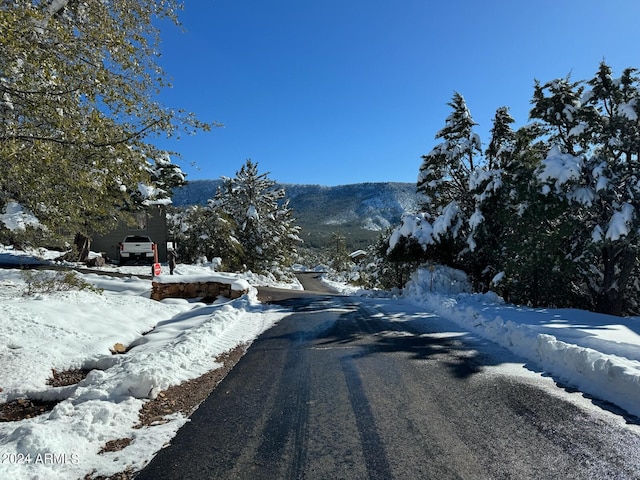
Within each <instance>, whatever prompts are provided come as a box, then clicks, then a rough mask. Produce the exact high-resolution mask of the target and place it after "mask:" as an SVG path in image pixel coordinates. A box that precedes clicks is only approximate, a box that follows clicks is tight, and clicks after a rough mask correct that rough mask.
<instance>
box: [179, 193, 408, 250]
mask: <svg viewBox="0 0 640 480" xmlns="http://www.w3.org/2000/svg"><path fill="white" fill-rule="evenodd" d="M218 185H220V180H194V181H192V182H189V183H188V184H187V185H186V186H184V187H182V188H180V189H177V190H176V191H175V192H174V196H173V203H174V205H176V206H186V205H196V204H197V205H206V203H207V200H208V199H210V198H212V197H213V195H214V194H215V191H216V188H217V187H218ZM281 186H282V187H283V188H284V189H285V191H286V192H287V197H288V198H289V201H290V203H289V205H290V206H291V208H292V209H293V211H294V215H295V217H296V219H297V223H298V225H300V226H301V227H302V229H303V232H302V236H303V238H304V240H305V242H306V244H307V246H310V247H324V246H326V245H327V244H328V243H329V242H330V240H331V235H332V233H334V232H335V233H339V234H341V235H344V236H345V238H346V241H347V246H348V248H350V249H356V248H364V247H366V246H367V245H369V244H370V243H372V242H373V241H374V240H375V239H376V238H377V237H378V235H379V234H380V232H381V231H383V230H385V229H387V228H388V227H391V226H395V225H397V224H398V223H399V221H400V216H401V215H402V213H403V212H405V211H409V210H415V208H416V203H417V200H416V191H415V190H416V185H415V183H357V184H353V185H340V186H336V187H324V186H320V185H298V184H293V185H292V184H285V185H281Z"/></svg>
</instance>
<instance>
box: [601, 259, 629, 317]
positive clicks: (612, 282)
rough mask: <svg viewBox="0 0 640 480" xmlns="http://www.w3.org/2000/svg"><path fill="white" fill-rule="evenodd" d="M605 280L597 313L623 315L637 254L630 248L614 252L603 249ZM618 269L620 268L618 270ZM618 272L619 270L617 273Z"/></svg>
mask: <svg viewBox="0 0 640 480" xmlns="http://www.w3.org/2000/svg"><path fill="white" fill-rule="evenodd" d="M602 260H603V264H604V265H603V266H604V279H603V284H602V291H601V293H600V295H599V296H598V300H597V302H596V305H595V307H596V311H597V312H599V313H606V314H609V315H618V316H620V315H622V314H623V313H624V309H625V302H624V291H625V290H626V287H627V284H628V283H629V279H630V278H631V273H632V272H633V268H634V266H635V263H636V261H637V258H636V255H635V253H634V252H633V251H632V250H631V249H629V248H628V247H627V248H625V249H624V250H622V251H621V252H614V251H613V247H605V248H603V249H602ZM616 267H618V268H617V269H616ZM616 270H619V271H618V272H616Z"/></svg>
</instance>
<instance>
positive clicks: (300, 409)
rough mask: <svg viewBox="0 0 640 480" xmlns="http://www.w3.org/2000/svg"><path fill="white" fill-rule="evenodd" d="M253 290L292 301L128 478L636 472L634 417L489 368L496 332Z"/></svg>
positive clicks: (358, 304)
mask: <svg viewBox="0 0 640 480" xmlns="http://www.w3.org/2000/svg"><path fill="white" fill-rule="evenodd" d="M305 281H306V280H305ZM310 282H311V283H307V286H309V287H310V288H311V289H312V290H316V291H318V290H320V289H321V287H318V286H317V284H315V283H313V279H310ZM314 285H315V286H314ZM262 294H263V295H270V296H271V298H272V300H273V301H280V302H281V303H283V304H284V305H287V306H290V307H292V308H293V309H294V313H293V314H292V315H290V316H288V317H287V318H285V319H283V320H281V321H280V322H279V323H278V324H277V325H276V326H275V327H274V328H272V329H270V330H269V331H267V332H265V333H264V334H263V335H262V336H261V337H260V338H258V339H257V340H256V341H255V342H254V343H253V345H252V346H251V348H250V349H249V350H248V352H247V354H246V355H245V356H244V357H243V358H242V359H241V360H240V362H239V363H238V364H237V365H236V367H235V368H234V369H233V370H232V371H231V373H230V374H229V375H228V376H227V377H226V378H225V380H224V381H223V382H222V383H221V384H220V385H219V386H218V387H217V388H216V389H215V390H214V392H213V393H212V394H211V395H210V396H209V398H208V399H207V400H206V401H205V402H203V404H202V405H201V406H200V408H199V409H198V410H197V411H196V412H195V413H194V415H193V416H192V417H191V421H190V422H189V423H188V424H186V425H185V426H184V427H183V428H182V429H181V430H180V431H179V432H178V434H177V436H176V437H175V438H174V440H173V441H172V444H171V446H169V447H167V448H165V449H163V450H162V451H161V452H159V454H158V455H157V456H156V457H155V458H154V460H153V461H152V462H151V463H150V464H149V465H148V466H147V468H146V469H145V470H143V471H142V472H141V473H140V474H139V476H138V477H136V478H137V479H138V480H145V479H154V480H158V479H199V480H200V479H252V480H254V479H323V480H324V479H394V478H397V479H551V478H557V479H569V478H570V479H614V478H615V479H638V478H640V436H639V435H638V433H637V431H638V429H637V428H635V427H633V428H629V427H626V426H625V425H624V423H623V422H621V421H616V420H615V419H614V418H613V415H610V416H608V415H600V414H598V415H596V414H595V413H593V412H591V411H589V410H585V409H582V408H579V407H578V406H577V405H575V404H574V403H573V402H570V401H567V400H563V398H562V396H558V395H552V394H551V393H550V392H549V391H548V390H547V389H546V388H541V387H539V386H537V385H536V384H535V383H534V382H528V381H524V380H520V379H519V378H517V377H515V376H510V375H502V374H500V373H496V371H495V370H496V369H492V368H489V367H491V366H493V365H496V364H498V363H500V362H503V361H504V355H505V354H504V352H502V353H501V354H500V355H496V351H497V350H496V349H498V347H496V346H491V347H489V346H487V348H484V347H483V346H482V344H479V343H478V342H467V341H466V340H464V339H461V338H458V337H452V336H450V335H445V334H443V333H442V332H438V331H435V330H434V331H433V332H431V333H429V334H423V335H417V334H416V332H415V331H412V330H411V328H410V326H411V322H402V323H401V322H394V321H391V319H389V318H386V317H384V316H381V315H379V312H377V311H374V310H373V309H372V307H371V303H366V302H363V301H360V300H358V299H356V298H349V297H341V296H335V295H329V294H326V293H317V294H314V295H304V294H301V293H299V292H298V293H291V292H289V293H286V292H281V291H272V292H262ZM609 417H612V418H609Z"/></svg>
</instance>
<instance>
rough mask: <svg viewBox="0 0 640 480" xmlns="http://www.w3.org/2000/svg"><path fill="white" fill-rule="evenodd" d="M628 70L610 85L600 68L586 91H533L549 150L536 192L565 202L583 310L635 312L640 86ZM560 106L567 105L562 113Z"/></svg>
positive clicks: (562, 86)
mask: <svg viewBox="0 0 640 480" xmlns="http://www.w3.org/2000/svg"><path fill="white" fill-rule="evenodd" d="M635 73H636V72H635V70H634V69H626V70H625V71H624V72H623V74H622V76H621V78H620V79H617V80H616V79H613V78H612V75H611V69H610V67H609V66H608V65H606V64H605V63H604V62H603V63H602V64H601V65H600V68H599V70H598V72H597V73H596V76H595V77H594V78H593V79H591V80H590V81H588V82H586V83H587V85H588V87H586V88H585V87H584V86H582V85H578V84H569V83H568V82H566V83H564V82H562V81H554V82H549V83H548V84H546V85H545V86H544V87H538V88H537V89H536V95H535V97H534V101H535V107H534V109H533V110H532V116H536V117H537V118H540V119H542V120H543V121H544V122H545V124H546V125H547V126H548V128H549V132H550V134H551V138H552V140H553V141H554V142H555V143H554V145H553V146H552V147H551V148H550V149H549V151H548V153H547V156H546V158H545V159H544V160H543V162H542V165H541V167H540V169H539V170H538V172H537V175H538V179H539V180H540V181H541V182H543V183H544V186H543V193H545V194H548V195H553V196H556V197H558V198H561V199H563V200H565V201H566V202H568V204H569V206H570V207H569V208H570V210H571V217H572V218H573V219H574V225H575V228H576V232H579V235H576V237H577V238H576V239H575V242H574V243H573V244H572V248H571V252H570V254H569V255H570V257H571V258H572V260H573V262H574V263H575V264H576V265H578V266H579V269H580V278H579V279H578V280H577V282H576V288H577V289H579V290H580V292H581V294H582V297H583V298H584V299H585V301H587V302H588V303H589V304H590V305H589V306H590V307H591V308H593V309H595V310H597V311H600V312H605V313H612V314H621V313H623V312H625V311H633V310H635V309H637V305H635V303H634V302H635V299H636V298H637V296H638V293H640V292H639V291H638V287H637V285H638V283H639V282H638V280H640V279H638V277H637V275H638V271H637V270H638V265H637V256H638V254H639V253H640V252H639V251H638V245H639V240H640V238H639V228H640V215H638V213H639V212H638V211H637V206H638V205H639V203H638V202H639V201H640V185H639V180H640V177H639V175H638V173H637V172H638V171H639V170H638V167H640V164H639V162H640V125H639V122H638V119H639V117H640V105H639V102H640V93H639V92H640V82H639V80H638V78H637V76H636V74H635ZM563 102H568V104H567V105H565V106H564V107H562V103H563Z"/></svg>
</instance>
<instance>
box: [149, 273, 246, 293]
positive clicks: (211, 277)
mask: <svg viewBox="0 0 640 480" xmlns="http://www.w3.org/2000/svg"><path fill="white" fill-rule="evenodd" d="M153 281H154V282H157V283H199V282H202V283H205V282H215V283H222V284H224V285H231V290H234V291H236V292H243V291H246V290H249V288H251V285H249V282H247V281H246V280H245V279H244V278H240V276H239V275H237V274H233V273H201V274H191V275H158V276H157V277H153Z"/></svg>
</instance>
